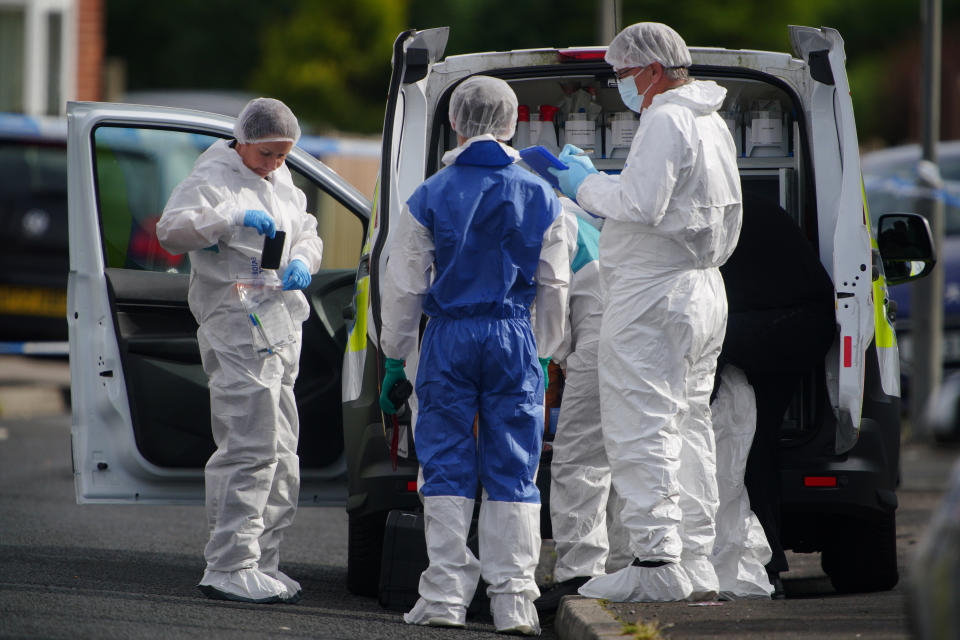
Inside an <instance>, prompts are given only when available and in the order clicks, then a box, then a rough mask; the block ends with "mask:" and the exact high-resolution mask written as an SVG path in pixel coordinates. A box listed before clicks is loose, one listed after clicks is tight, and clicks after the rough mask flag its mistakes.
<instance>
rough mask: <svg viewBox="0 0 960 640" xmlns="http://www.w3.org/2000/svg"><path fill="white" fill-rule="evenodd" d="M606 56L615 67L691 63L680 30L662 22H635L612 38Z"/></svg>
mask: <svg viewBox="0 0 960 640" xmlns="http://www.w3.org/2000/svg"><path fill="white" fill-rule="evenodd" d="M604 59H605V60H606V61H607V62H608V63H610V66H612V67H613V68H614V69H625V68H628V67H645V66H647V65H649V64H651V63H653V62H659V63H660V64H662V65H663V66H664V67H667V68H668V69H669V68H672V67H689V66H690V65H691V64H693V60H692V59H691V58H690V50H689V49H687V43H686V42H684V41H683V38H681V37H680V34H679V33H677V32H676V31H674V30H673V29H671V28H670V27H668V26H667V25H665V24H663V23H660V22H638V23H637V24H632V25H630V26H629V27H627V28H626V29H624V30H623V31H621V32H620V33H618V34H617V37H615V38H614V39H613V41H612V42H611V43H610V46H609V47H607V55H606V56H604Z"/></svg>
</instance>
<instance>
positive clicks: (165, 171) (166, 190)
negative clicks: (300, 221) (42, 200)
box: [93, 126, 363, 273]
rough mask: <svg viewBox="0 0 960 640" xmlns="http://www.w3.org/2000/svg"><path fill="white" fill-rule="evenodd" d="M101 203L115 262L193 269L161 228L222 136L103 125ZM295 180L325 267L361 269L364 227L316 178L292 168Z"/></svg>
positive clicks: (98, 142)
mask: <svg viewBox="0 0 960 640" xmlns="http://www.w3.org/2000/svg"><path fill="white" fill-rule="evenodd" d="M93 135H94V145H95V150H96V168H95V171H96V177H97V182H96V184H97V205H98V208H99V211H100V221H101V229H102V234H103V243H104V249H105V255H106V262H107V266H108V267H114V268H122V269H139V270H145V271H164V272H169V273H189V272H190V259H189V257H188V256H187V255H186V254H181V255H173V254H170V253H168V252H167V251H166V250H164V249H163V247H161V246H160V243H159V242H158V240H157V234H156V225H157V221H158V220H159V219H160V215H161V214H162V213H163V208H164V206H165V205H166V203H167V199H168V198H169V197H170V193H171V192H172V191H173V189H174V187H176V186H177V184H179V183H180V182H181V181H182V180H183V179H184V178H186V177H187V175H189V173H190V171H191V170H192V169H193V165H194V163H195V162H196V160H197V157H198V156H199V155H200V154H201V153H203V151H204V150H206V149H207V147H209V146H210V145H211V144H213V143H214V142H215V141H216V140H217V139H218V138H217V137H215V136H211V135H202V134H197V133H192V132H187V131H174V130H168V129H146V128H133V127H113V126H103V127H98V128H97V129H96V130H95V131H94V134H93ZM288 166H289V167H290V169H291V172H292V174H293V177H294V183H295V184H296V185H297V186H298V187H299V188H300V189H302V190H303V192H304V193H305V194H306V196H307V211H308V212H310V213H312V214H313V215H315V216H316V217H317V223H318V224H317V231H318V233H319V235H320V237H321V238H322V239H323V267H324V268H325V269H355V268H356V266H357V260H358V259H359V257H360V248H361V244H362V236H363V224H362V222H361V221H360V219H359V218H357V217H356V216H355V215H354V214H353V213H351V212H350V211H349V210H348V209H347V208H346V207H344V206H343V205H341V204H340V203H339V202H337V201H336V200H335V199H334V198H333V197H332V196H330V195H329V194H327V193H326V192H325V191H323V190H322V189H321V188H320V187H319V186H318V185H317V184H316V183H314V182H312V181H311V180H310V179H309V178H307V177H306V176H305V175H303V174H302V173H301V172H299V171H298V170H297V169H296V168H295V167H293V166H292V165H289V164H288Z"/></svg>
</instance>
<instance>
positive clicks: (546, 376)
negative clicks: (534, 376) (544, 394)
mask: <svg viewBox="0 0 960 640" xmlns="http://www.w3.org/2000/svg"><path fill="white" fill-rule="evenodd" d="M537 360H539V361H540V366H541V367H543V390H544V391H546V390H547V389H548V388H549V387H550V374H549V373H547V366H548V365H549V364H550V358H537Z"/></svg>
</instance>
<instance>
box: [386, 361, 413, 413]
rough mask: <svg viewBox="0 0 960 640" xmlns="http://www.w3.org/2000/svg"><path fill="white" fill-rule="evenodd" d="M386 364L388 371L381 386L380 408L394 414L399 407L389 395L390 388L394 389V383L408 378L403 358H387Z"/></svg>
mask: <svg viewBox="0 0 960 640" xmlns="http://www.w3.org/2000/svg"><path fill="white" fill-rule="evenodd" d="M384 366H385V368H386V370H387V372H386V373H385V374H384V375H383V385H382V386H381V387H380V408H381V409H383V412H384V413H389V414H393V413H396V412H397V407H395V406H394V404H393V402H391V401H390V398H389V397H388V396H389V395H390V390H391V389H393V385H395V384H397V383H398V382H400V381H401V380H406V379H407V374H406V372H405V371H404V370H403V360H396V359H394V358H387V360H386V363H385V365H384Z"/></svg>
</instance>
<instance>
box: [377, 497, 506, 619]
mask: <svg viewBox="0 0 960 640" xmlns="http://www.w3.org/2000/svg"><path fill="white" fill-rule="evenodd" d="M470 534H471V535H470V537H469V538H468V539H467V545H468V546H469V547H470V548H471V549H472V550H473V552H474V554H476V553H477V536H476V522H474V524H473V526H471V531H470ZM427 564H428V560H427V542H426V539H425V538H424V534H423V512H422V511H420V512H414V511H401V510H399V509H394V510H393V511H391V512H390V513H388V514H387V524H386V530H385V531H384V535H383V556H382V558H381V563H380V585H379V589H378V593H379V597H378V600H379V601H380V606H382V607H384V608H386V609H392V610H394V611H404V612H406V611H409V610H410V609H411V608H412V607H413V605H415V604H416V603H417V598H419V597H420V594H419V592H418V589H419V586H420V574H421V573H423V570H424V569H426V568H427ZM489 611H490V599H489V598H488V597H487V583H486V582H484V581H483V580H482V579H481V580H480V581H479V584H478V585H477V592H476V594H475V595H474V597H473V602H471V603H470V607H469V608H468V609H467V612H468V613H470V614H476V613H489Z"/></svg>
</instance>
